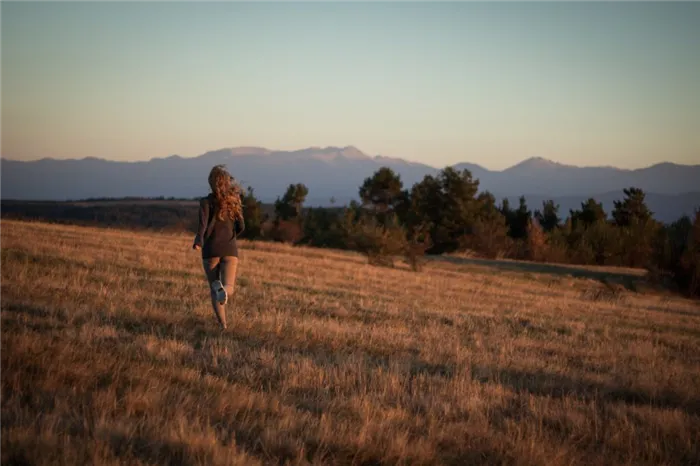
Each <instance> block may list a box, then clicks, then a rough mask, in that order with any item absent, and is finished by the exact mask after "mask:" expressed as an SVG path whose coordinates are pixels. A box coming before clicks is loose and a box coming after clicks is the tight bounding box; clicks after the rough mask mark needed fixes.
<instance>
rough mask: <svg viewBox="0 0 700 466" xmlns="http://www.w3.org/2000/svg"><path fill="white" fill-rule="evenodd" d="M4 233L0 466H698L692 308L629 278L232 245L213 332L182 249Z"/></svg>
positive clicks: (158, 238)
mask: <svg viewBox="0 0 700 466" xmlns="http://www.w3.org/2000/svg"><path fill="white" fill-rule="evenodd" d="M1 231H2V237H1V240H2V348H1V350H2V374H1V378H2V463H3V464H7V465H11V464H52V465H53V464H66V465H77V464H129V465H138V464H184V465H194V464H202V465H205V464H206V465H219V464H221V465H230V464H246V465H247V464H455V465H457V464H459V465H464V464H519V465H535V464H537V465H573V464H575V465H597V464H630V465H643V464H654V465H676V464H699V458H700V306H699V305H698V303H697V302H691V301H687V300H684V299H681V298H677V297H673V296H670V295H668V294H654V293H650V292H640V291H632V290H631V289H629V288H630V287H622V286H616V285H615V284H614V283H615V279H616V278H620V277H622V278H624V280H627V281H629V280H632V279H633V278H634V276H635V273H633V271H626V272H624V273H620V274H618V275H615V273H616V272H615V271H614V270H606V271H600V270H597V271H592V272H587V271H586V270H585V269H574V268H570V267H558V266H557V267H549V268H548V267H546V266H539V267H534V266H532V267H530V268H528V266H527V265H523V264H521V265H520V266H518V264H517V263H515V262H513V263H508V264H506V266H504V264H503V263H496V262H494V263H491V262H489V261H471V260H458V259H456V258H452V259H449V260H432V261H430V262H429V264H428V265H427V267H426V268H425V270H424V271H423V272H421V273H413V272H411V271H409V270H408V268H407V267H406V266H404V265H403V264H402V265H400V266H399V267H398V268H396V269H386V268H375V267H371V266H368V265H366V264H365V260H364V259H363V258H362V257H360V256H357V255H353V254H349V253H340V252H333V251H328V250H314V249H309V248H292V247H286V246H282V245H274V244H251V243H245V242H243V243H242V250H241V258H240V260H241V262H240V267H239V275H238V277H239V279H238V284H237V295H236V297H235V299H234V301H233V302H232V303H231V304H229V311H228V321H229V327H230V328H229V329H228V330H227V331H225V332H222V331H220V330H219V329H218V327H217V324H216V321H215V319H214V316H213V313H212V311H211V309H210V304H209V302H208V290H207V287H206V282H205V281H204V274H203V272H202V270H201V265H200V256H199V254H198V253H197V252H195V251H192V250H191V249H190V246H191V240H192V238H191V237H190V236H187V235H184V236H183V235H175V234H173V235H160V234H155V233H131V232H125V231H117V230H107V229H104V230H100V229H96V228H85V227H75V226H57V225H47V224H42V223H24V222H16V221H6V220H3V221H2V223H1ZM637 275H638V274H637ZM606 277H609V278H610V280H608V279H607V278H606ZM603 282H607V283H608V284H607V285H606V284H605V283H603ZM611 283H612V284H611ZM632 288H633V289H637V290H641V289H642V288H641V287H632Z"/></svg>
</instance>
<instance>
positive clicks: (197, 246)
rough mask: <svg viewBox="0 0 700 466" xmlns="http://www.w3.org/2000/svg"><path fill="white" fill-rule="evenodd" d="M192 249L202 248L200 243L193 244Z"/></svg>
mask: <svg viewBox="0 0 700 466" xmlns="http://www.w3.org/2000/svg"><path fill="white" fill-rule="evenodd" d="M192 249H194V250H195V251H197V250H199V249H202V248H201V247H200V246H199V244H193V245H192Z"/></svg>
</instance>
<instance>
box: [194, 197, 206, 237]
mask: <svg viewBox="0 0 700 466" xmlns="http://www.w3.org/2000/svg"><path fill="white" fill-rule="evenodd" d="M208 220H209V203H208V202H207V200H206V199H202V200H201V201H199V225H198V227H197V235H195V237H194V244H193V245H192V248H193V249H197V248H198V247H199V248H201V247H202V243H203V238H204V232H205V231H206V229H207V223H208Z"/></svg>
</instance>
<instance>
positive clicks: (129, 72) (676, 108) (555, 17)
mask: <svg viewBox="0 0 700 466" xmlns="http://www.w3.org/2000/svg"><path fill="white" fill-rule="evenodd" d="M1 9H2V10H1V13H2V156H3V157H7V158H13V159H23V160H30V159H38V158H43V157H54V158H83V157H87V156H93V157H102V158H107V159H113V160H147V159H150V158H152V157H163V156H167V155H171V154H180V155H183V156H195V155H199V154H201V153H203V152H205V151H207V150H213V149H219V148H222V147H233V146H244V145H253V146H263V147H267V148H270V149H283V150H289V149H300V148H304V147H308V146H345V145H355V146H357V147H358V148H359V149H361V150H363V151H364V152H366V153H368V154H370V155H376V154H381V155H387V156H393V157H403V158H406V159H408V160H414V161H421V162H424V163H428V164H431V165H433V166H444V165H447V164H452V163H457V162H461V161H469V162H474V163H478V164H481V165H483V166H485V167H487V168H491V169H502V168H505V167H507V166H510V165H512V164H514V163H517V162H519V161H520V160H523V159H525V158H527V157H533V156H540V157H545V158H549V159H552V160H555V161H558V162H562V163H570V164H575V165H615V166H619V167H628V168H633V167H642V166H647V165H650V164H652V163H656V162H660V161H673V162H677V163H700V3H699V2H691V3H680V2H678V3H672V2H660V3H651V2H616V3H606V2H595V3H590V2H582V3H571V2H539V3H525V2H514V3H505V2H490V3H476V2H449V3H432V2H424V3H414V2H407V3H399V2H389V3H355V2H352V3H337V2H325V3H324V2H311V3H293V2H282V3H268V2H263V3H258V2H250V3H243V2H212V3H204V2H152V3H145V2H113V3H106V2H75V3H64V2H47V3H34V2H32V3H25V2H17V3H8V2H5V1H3V2H2V6H1Z"/></svg>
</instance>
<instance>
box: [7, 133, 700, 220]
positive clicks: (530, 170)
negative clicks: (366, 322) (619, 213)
mask: <svg viewBox="0 0 700 466" xmlns="http://www.w3.org/2000/svg"><path fill="white" fill-rule="evenodd" d="M219 163H222V164H225V165H227V167H228V168H229V170H230V171H231V173H232V174H233V175H234V176H235V177H236V178H237V179H238V180H239V181H240V182H241V183H242V184H244V185H249V186H252V187H253V188H254V189H255V193H256V195H257V196H258V198H260V199H261V200H263V201H265V202H271V201H274V199H275V198H276V197H277V196H281V195H282V193H283V192H284V190H285V188H286V186H287V185H289V184H290V183H304V184H306V185H307V186H308V188H309V197H308V202H307V204H309V205H328V204H329V200H330V198H331V197H333V198H335V199H336V201H337V204H341V205H342V204H345V203H347V202H349V201H350V200H352V199H357V197H358V194H357V192H358V188H359V186H360V184H361V183H362V181H363V180H364V179H365V178H366V177H368V176H371V175H372V173H374V172H375V171H376V170H377V169H378V168H380V167H382V166H388V167H390V168H391V169H392V170H394V171H395V172H397V173H398V174H399V175H401V179H402V181H403V182H404V186H405V187H407V188H410V187H411V186H412V185H413V184H414V183H416V182H418V181H420V180H422V179H423V177H424V176H425V175H428V174H436V173H437V172H438V171H439V169H438V168H436V167H432V166H429V165H426V164H422V163H417V162H410V161H406V160H403V159H400V158H393V157H385V156H379V155H377V156H370V155H367V154H365V153H364V152H362V151H361V150H359V149H358V148H356V147H354V146H345V147H325V148H321V147H309V148H306V149H300V150H294V151H277V150H270V149H266V148H263V147H232V148H225V149H219V150H213V151H209V152H206V153H204V154H202V155H200V156H197V157H182V156H179V155H170V156H167V157H162V158H152V159H151V160H148V161H138V162H117V161H109V160H104V159H99V158H95V157H88V158H84V159H79V160H76V159H68V160H56V159H51V158H44V159H41V160H36V161H28V162H25V161H15V160H9V159H5V158H3V159H2V161H1V165H0V169H1V174H2V180H1V181H2V184H1V195H2V198H3V199H25V200H69V199H85V198H90V197H124V196H144V197H157V196H166V197H169V196H174V197H195V196H201V195H204V194H206V192H207V191H208V186H207V181H206V178H207V174H208V172H209V170H210V169H211V167H212V166H213V165H215V164H219ZM453 167H454V168H456V169H459V170H461V169H464V168H467V169H468V170H470V172H471V173H472V175H473V177H474V178H478V179H479V181H480V190H482V191H483V190H489V191H491V192H492V193H493V194H494V195H495V196H496V197H497V199H501V198H503V197H509V198H517V197H518V196H520V195H525V196H526V198H527V199H528V201H529V206H530V208H531V209H533V210H534V209H535V208H538V207H539V206H540V205H541V202H539V201H536V200H537V199H546V198H552V199H555V200H557V199H560V198H561V199H567V203H569V201H570V200H572V199H585V198H588V197H594V198H597V196H598V197H601V200H602V198H607V197H608V196H610V194H609V193H620V194H619V196H617V198H618V199H619V198H621V196H622V194H621V193H622V189H623V188H627V187H630V186H635V187H638V188H641V189H643V190H644V191H646V192H647V193H648V196H649V197H650V199H651V198H652V197H654V196H656V197H657V198H658V200H659V201H658V205H657V209H659V210H660V212H658V213H659V216H658V218H659V219H662V218H661V217H664V218H667V217H668V219H669V220H675V219H676V218H677V217H678V216H680V215H681V214H679V212H681V211H682V212H683V213H688V214H690V213H692V209H693V208H694V207H695V206H698V207H700V194H698V191H700V165H679V164H674V163H669V162H663V163H658V164H655V165H652V166H650V167H646V168H640V169H622V168H614V167H576V166H572V165H565V164H561V163H558V162H553V161H551V160H547V159H543V158H540V157H533V158H529V159H526V160H523V161H522V162H520V163H518V164H516V165H513V166H511V167H509V168H506V169H504V170H500V171H499V170H489V169H486V168H484V167H482V166H480V165H477V164H473V163H466V162H465V163H458V164H455V165H453ZM681 195H682V196H681ZM678 196H681V198H682V199H684V201H683V202H680V201H679V200H678V199H680V198H678ZM530 200H532V201H530ZM571 202H574V201H571ZM679 202H680V203H679ZM681 205H682V207H681ZM604 206H605V208H606V209H607V210H609V209H611V208H612V205H610V206H607V205H605V203H604ZM688 206H690V207H688ZM562 207H563V206H562ZM687 209H690V211H688V212H686V210H687ZM652 210H654V209H653V208H652ZM657 211H658V210H657ZM561 212H562V215H563V216H565V215H564V214H566V213H568V210H563V209H562V211H561Z"/></svg>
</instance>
